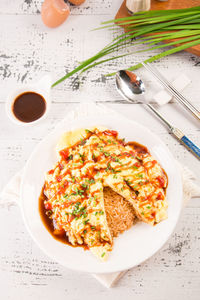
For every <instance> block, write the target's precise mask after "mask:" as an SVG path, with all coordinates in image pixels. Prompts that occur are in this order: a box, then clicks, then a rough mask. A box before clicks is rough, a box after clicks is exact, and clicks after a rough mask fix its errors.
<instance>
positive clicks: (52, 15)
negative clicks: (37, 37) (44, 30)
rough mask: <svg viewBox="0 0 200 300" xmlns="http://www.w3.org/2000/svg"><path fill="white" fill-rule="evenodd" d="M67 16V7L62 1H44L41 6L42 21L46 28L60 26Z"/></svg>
mask: <svg viewBox="0 0 200 300" xmlns="http://www.w3.org/2000/svg"><path fill="white" fill-rule="evenodd" d="M69 14H70V10H69V6H68V5H67V4H66V3H65V2H64V0H45V1H44V2H43V4H42V11H41V16H42V21H43V23H44V24H45V25H46V26H48V27H57V26H59V25H61V24H62V23H63V22H64V21H65V20H66V19H67V17H68V16H69Z"/></svg>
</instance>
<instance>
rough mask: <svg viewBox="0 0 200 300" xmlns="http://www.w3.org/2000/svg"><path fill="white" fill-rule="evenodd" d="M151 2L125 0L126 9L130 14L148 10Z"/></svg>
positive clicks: (148, 0)
mask: <svg viewBox="0 0 200 300" xmlns="http://www.w3.org/2000/svg"><path fill="white" fill-rule="evenodd" d="M150 6H151V0H126V7H127V8H128V10H129V11H130V12H131V13H136V12H138V11H146V10H149V9H150Z"/></svg>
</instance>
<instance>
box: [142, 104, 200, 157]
mask: <svg viewBox="0 0 200 300" xmlns="http://www.w3.org/2000/svg"><path fill="white" fill-rule="evenodd" d="M146 105H147V106H148V107H149V108H150V109H151V110H152V111H153V112H154V113H155V114H156V115H157V117H159V118H160V119H161V120H162V121H163V122H164V123H165V124H166V125H167V127H168V128H169V130H170V131H171V133H172V134H173V135H174V136H175V137H176V138H177V139H178V140H179V141H180V142H181V144H183V145H184V146H185V147H186V148H187V149H188V150H189V151H190V152H191V153H192V154H194V155H195V156H196V157H197V158H198V159H199V160H200V148H199V147H197V146H196V145H195V144H194V143H193V142H192V141H191V140H190V139H189V138H188V137H186V136H185V134H184V133H183V132H182V131H181V130H179V129H178V128H176V127H174V126H172V125H171V124H170V123H169V122H168V121H167V120H166V119H165V118H164V117H163V116H162V115H161V114H160V113H159V112H158V110H157V109H155V108H154V107H153V106H152V105H151V104H146Z"/></svg>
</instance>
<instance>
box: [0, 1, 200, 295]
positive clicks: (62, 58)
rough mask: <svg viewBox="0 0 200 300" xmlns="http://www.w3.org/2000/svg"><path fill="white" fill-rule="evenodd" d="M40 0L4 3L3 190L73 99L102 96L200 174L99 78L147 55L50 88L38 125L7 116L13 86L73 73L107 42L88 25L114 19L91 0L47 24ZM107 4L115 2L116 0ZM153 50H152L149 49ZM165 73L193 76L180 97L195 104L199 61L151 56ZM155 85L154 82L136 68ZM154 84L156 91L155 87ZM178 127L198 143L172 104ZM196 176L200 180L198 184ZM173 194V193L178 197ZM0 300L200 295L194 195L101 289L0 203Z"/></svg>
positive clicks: (109, 9) (198, 216)
mask: <svg viewBox="0 0 200 300" xmlns="http://www.w3.org/2000/svg"><path fill="white" fill-rule="evenodd" d="M41 2H42V1H41V0H18V1H15V0H10V1H7V0H1V1H0V87H1V88H0V120H1V121H0V132H1V138H0V158H1V168H0V176H1V177H0V178H1V182H0V184H1V188H3V187H4V186H5V184H6V182H7V181H8V180H9V179H10V178H11V177H12V176H13V175H14V174H15V173H16V172H17V171H18V170H20V169H22V167H23V166H24V164H25V162H26V160H27V159H28V157H29V155H30V153H31V151H32V149H33V148H34V147H35V145H36V144H37V143H38V142H39V141H40V140H41V139H42V138H44V137H45V136H46V135H47V134H48V133H49V132H50V131H51V130H52V128H53V127H54V126H55V124H57V123H58V122H59V121H60V120H61V119H62V118H63V117H64V116H65V115H66V113H67V112H68V110H70V109H73V107H75V106H76V103H78V102H83V101H86V100H89V101H90V100H94V101H97V102H104V103H105V104H106V105H108V106H110V107H112V108H113V109H115V110H117V111H120V112H121V113H123V114H124V115H126V116H128V117H130V118H133V119H134V120H136V121H138V122H140V123H142V124H144V125H145V126H148V127H149V128H150V129H151V130H152V131H154V132H155V133H157V134H158V135H159V136H160V137H161V138H162V140H163V141H164V142H165V143H166V144H167V145H168V147H169V149H170V150H171V151H172V153H173V154H174V156H175V157H176V158H177V160H178V161H179V162H181V163H182V164H185V165H187V166H188V167H189V168H190V169H191V170H192V171H193V172H194V173H195V174H196V175H197V176H198V177H199V172H200V163H199V161H197V159H196V158H194V157H193V156H192V155H191V154H190V153H189V152H188V151H187V150H186V149H185V148H184V147H183V146H181V145H180V144H179V143H178V142H177V141H176V140H175V139H173V137H172V136H170V135H169V134H168V132H167V130H166V129H165V127H163V125H162V124H161V123H160V122H159V120H157V119H156V118H155V117H154V116H153V115H152V114H150V113H149V112H148V111H146V110H145V109H144V108H143V107H141V106H140V105H132V104H126V103H125V102H124V101H123V100H122V99H121V97H120V96H119V95H118V94H117V92H116V90H115V87H114V79H113V78H111V79H109V80H105V79H104V78H103V77H102V76H101V75H102V74H105V73H107V72H109V71H112V70H117V69H119V68H125V67H127V66H130V65H131V64H134V63H136V62H139V61H141V60H142V59H144V58H145V57H148V56H149V54H148V53H145V54H144V53H143V54H137V55H132V56H130V57H126V58H124V59H121V60H120V61H113V62H111V63H110V64H107V65H105V66H98V67H97V68H96V69H94V70H92V71H91V72H90V73H89V74H87V75H86V74H85V75H84V76H83V78H82V79H81V80H80V81H81V83H80V84H78V83H77V81H74V78H72V79H69V80H68V81H65V82H64V83H63V84H60V85H58V86H57V87H56V88H54V89H53V90H52V109H51V112H50V114H49V116H48V118H47V119H46V120H45V121H44V122H43V123H41V124H40V125H37V126H34V127H28V128H26V127H24V128H22V127H17V126H15V125H13V124H12V123H11V122H10V121H9V120H8V118H7V116H6V114H5V109H4V103H5V100H6V96H7V95H8V93H9V91H10V90H12V88H13V87H14V86H15V85H16V84H17V85H18V84H22V83H23V84H25V83H28V82H31V81H32V80H37V79H38V78H40V77H41V76H42V75H43V74H44V73H46V72H51V73H52V76H53V78H54V79H58V78H59V76H60V75H62V74H64V73H65V72H67V71H69V70H71V69H72V68H73V67H75V66H76V65H77V62H78V61H82V60H83V59H85V58H87V57H89V56H90V55H92V54H94V53H95V52H96V51H97V50H99V49H100V48H101V47H103V46H104V45H105V44H106V43H107V42H108V41H110V40H111V37H112V33H111V32H109V31H106V30H105V31H97V32H90V30H91V29H92V28H95V27H97V26H98V25H99V23H100V21H103V20H107V19H111V18H113V16H114V15H115V12H116V11H117V8H118V7H119V5H120V3H121V1H120V0H113V1H111V0H107V1H105V0H87V1H86V3H85V4H84V5H82V6H81V7H80V8H75V7H73V8H72V15H71V17H70V18H69V19H68V20H67V22H66V23H64V24H63V25H62V26H61V27H59V28H57V29H48V28H46V27H44V25H43V24H42V22H41V18H40V14H39V11H40V7H41ZM112 2H113V3H112ZM154 53H155V52H154ZM156 66H157V67H158V68H159V69H160V70H161V71H163V72H164V73H165V74H167V75H169V76H172V75H174V76H175V75H176V74H178V73H182V72H184V73H185V74H187V75H188V76H190V77H191V79H192V83H191V84H190V86H188V87H187V89H186V90H185V91H184V94H185V95H186V96H187V97H188V98H189V99H190V100H191V101H192V102H193V103H194V104H195V105H196V106H197V107H198V108H200V97H199V94H200V58H198V57H196V56H194V55H192V54H189V53H186V52H181V53H178V54H175V55H172V56H170V57H168V58H165V59H163V60H161V61H158V62H157V63H156ZM138 74H140V75H141V76H142V77H143V78H145V79H146V80H147V83H148V86H149V87H150V88H151V90H152V86H154V85H155V84H154V83H153V82H151V81H152V80H151V78H149V77H148V75H147V74H146V73H145V71H144V70H138ZM157 88H158V87H156V88H155V89H157ZM160 111H162V112H163V113H164V115H165V116H167V117H168V119H169V120H171V121H172V122H173V123H174V124H175V125H176V126H177V127H179V128H181V129H182V130H183V131H184V132H185V134H187V135H188V136H189V137H190V138H191V139H192V140H193V141H194V142H196V143H197V144H200V131H199V125H198V123H197V121H195V120H194V119H193V118H192V117H191V116H190V115H189V114H188V113H187V112H186V111H185V110H184V109H183V108H182V107H180V106H179V105H177V104H176V103H171V104H167V105H166V106H164V107H162V108H160ZM199 183H200V181H199ZM174 200H176V199H174ZM0 245H1V246H0V299H2V300H5V299H15V300H18V299H19V300H23V299H31V300H35V299H38V300H39V299H49V300H51V299H55V298H56V299H61V300H62V299H73V300H75V299H77V300H78V299H88V300H90V299H116V300H117V299H122V298H124V299H136V300H137V299H139V300H146V299H148V300H167V299H172V300H175V299H178V298H179V299H182V300H186V299H191V300H197V299H200V296H199V295H200V199H192V201H191V202H190V203H189V204H188V206H187V207H186V208H185V209H184V210H183V213H182V215H181V218H180V221H179V223H178V225H177V228H176V230H175V232H174V234H173V235H172V237H171V238H170V240H169V241H168V243H167V244H166V245H165V246H164V247H163V249H162V250H161V251H160V252H159V253H157V254H156V255H154V256H153V257H152V258H151V259H149V260H148V261H147V262H145V263H143V264H142V265H140V266H138V267H136V268H134V269H132V270H129V271H128V273H127V274H126V275H125V276H124V277H123V278H122V279H121V280H120V281H119V282H118V284H117V286H116V287H115V288H113V289H110V290H108V289H106V288H104V287H103V286H102V285H101V284H100V283H99V282H97V281H96V280H95V279H94V278H93V277H92V276H91V275H90V274H82V273H76V272H73V271H70V270H67V269H65V268H64V267H62V266H60V265H59V264H58V263H56V262H54V261H52V260H51V259H49V258H48V257H46V256H45V255H44V254H43V253H42V252H41V251H40V249H38V247H37V246H36V245H35V244H34V242H33V241H32V239H31V238H30V236H29V235H28V233H27V231H26V229H25V227H24V224H23V221H22V218H21V214H20V210H19V208H18V207H17V206H16V205H14V204H10V205H2V204H0Z"/></svg>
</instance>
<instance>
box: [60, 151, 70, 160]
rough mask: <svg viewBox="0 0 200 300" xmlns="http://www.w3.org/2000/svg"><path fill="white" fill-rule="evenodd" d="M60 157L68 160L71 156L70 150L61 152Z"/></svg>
mask: <svg viewBox="0 0 200 300" xmlns="http://www.w3.org/2000/svg"><path fill="white" fill-rule="evenodd" d="M60 155H61V156H62V158H63V159H67V158H68V156H69V150H68V149H63V150H61V151H60Z"/></svg>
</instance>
